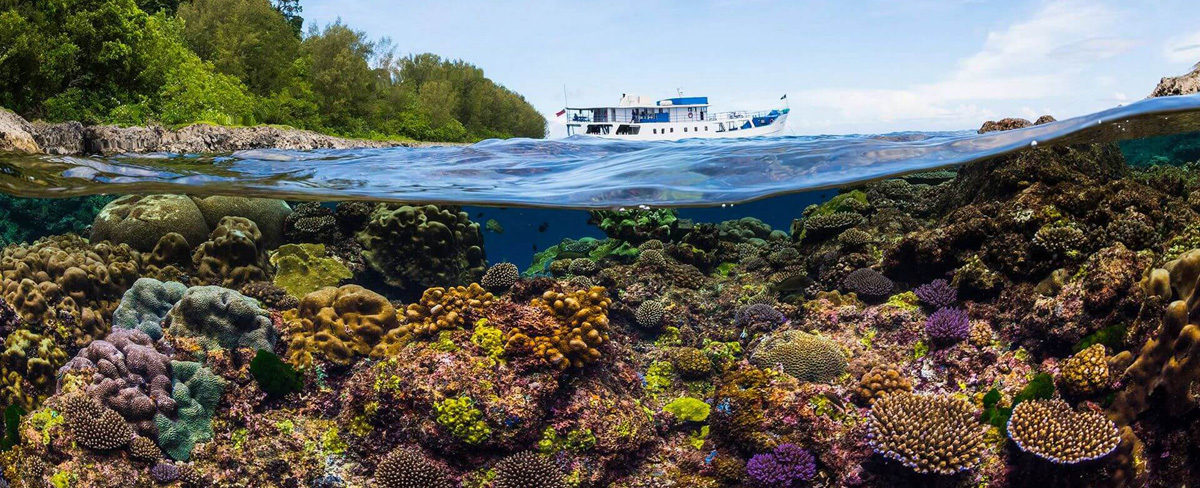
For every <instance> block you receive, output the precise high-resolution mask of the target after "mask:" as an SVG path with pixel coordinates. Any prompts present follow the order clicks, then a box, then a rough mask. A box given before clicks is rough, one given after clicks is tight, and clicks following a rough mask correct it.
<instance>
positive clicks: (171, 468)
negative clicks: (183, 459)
mask: <svg viewBox="0 0 1200 488" xmlns="http://www.w3.org/2000/svg"><path fill="white" fill-rule="evenodd" d="M150 477H151V478H153V479H154V481H156V482H158V483H162V484H167V483H173V482H174V481H175V480H177V479H179V468H178V467H176V466H175V465H174V464H167V463H158V464H155V465H154V467H153V468H150Z"/></svg>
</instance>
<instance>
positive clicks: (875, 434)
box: [867, 393, 984, 475]
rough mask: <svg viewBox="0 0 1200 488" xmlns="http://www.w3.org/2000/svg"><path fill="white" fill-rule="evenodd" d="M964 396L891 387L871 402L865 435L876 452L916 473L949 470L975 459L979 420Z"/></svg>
mask: <svg viewBox="0 0 1200 488" xmlns="http://www.w3.org/2000/svg"><path fill="white" fill-rule="evenodd" d="M976 417H977V414H976V412H975V408H974V407H973V406H971V404H970V403H968V402H967V401H965V400H961V399H958V398H954V397H951V396H942V395H917V394H913V393H896V394H893V395H887V396H884V397H882V398H879V399H878V400H876V401H875V404H874V405H872V406H871V414H870V417H869V419H868V422H867V429H868V434H867V439H868V442H869V443H870V445H871V448H872V449H874V450H875V452H876V453H879V454H880V455H883V456H884V457H887V458H889V459H893V460H895V461H899V462H900V463H902V464H904V465H905V466H908V467H909V468H911V469H912V470H914V471H916V472H918V473H938V474H944V475H949V474H954V473H957V472H959V471H964V470H967V469H971V468H972V467H974V466H975V465H977V464H979V454H980V451H981V449H982V448H983V433H984V428H983V425H981V424H980V423H979V421H978V420H977V419H976Z"/></svg>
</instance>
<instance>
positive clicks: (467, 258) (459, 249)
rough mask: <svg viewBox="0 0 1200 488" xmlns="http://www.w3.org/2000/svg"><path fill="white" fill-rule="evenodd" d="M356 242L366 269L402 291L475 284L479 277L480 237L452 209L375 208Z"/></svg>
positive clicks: (467, 220) (466, 219)
mask: <svg viewBox="0 0 1200 488" xmlns="http://www.w3.org/2000/svg"><path fill="white" fill-rule="evenodd" d="M358 241H359V243H361V244H362V247H363V255H364V256H365V257H366V261H367V264H369V265H370V266H371V268H372V269H374V270H375V271H376V272H378V273H379V274H380V275H382V276H383V278H384V281H386V282H387V284H389V285H391V286H395V287H398V288H402V289H406V290H408V289H422V288H428V287H436V286H450V285H455V284H459V283H470V282H475V281H477V280H479V278H480V277H481V276H482V275H483V272H484V264H485V260H484V251H483V234H481V233H480V231H479V224H477V223H474V222H472V221H471V219H470V217H469V216H468V215H467V214H466V212H462V211H460V210H459V208H458V207H453V206H446V207H438V206H436V205H424V206H420V207H413V206H408V205H399V206H397V205H380V206H378V207H377V208H376V209H375V211H374V212H373V213H372V214H371V219H370V221H369V222H368V223H367V225H366V227H365V228H364V229H363V230H361V231H359V232H358Z"/></svg>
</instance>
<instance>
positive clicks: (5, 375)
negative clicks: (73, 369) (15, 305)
mask: <svg viewBox="0 0 1200 488" xmlns="http://www.w3.org/2000/svg"><path fill="white" fill-rule="evenodd" d="M66 360H67V353H66V352H65V351H63V350H62V349H61V348H59V347H58V345H57V344H55V342H54V339H53V338H51V337H48V336H43V335H39V334H35V333H33V332H30V331H28V330H26V329H17V330H15V331H13V332H12V333H10V334H9V335H8V337H5V338H4V341H3V349H2V350H0V404H3V405H20V406H21V407H22V408H24V409H25V410H27V411H32V410H33V408H34V407H36V406H37V405H38V404H39V403H41V402H42V400H45V399H46V395H47V394H49V393H50V392H51V390H52V389H53V388H54V370H55V369H56V368H58V367H59V365H61V364H63V363H64V362H66Z"/></svg>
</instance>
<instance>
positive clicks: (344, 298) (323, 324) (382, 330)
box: [283, 285, 399, 366]
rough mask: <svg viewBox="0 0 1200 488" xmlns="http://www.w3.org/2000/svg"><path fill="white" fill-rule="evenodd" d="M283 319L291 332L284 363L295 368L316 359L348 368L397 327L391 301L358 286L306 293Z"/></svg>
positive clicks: (397, 323)
mask: <svg viewBox="0 0 1200 488" xmlns="http://www.w3.org/2000/svg"><path fill="white" fill-rule="evenodd" d="M283 318H284V320H286V321H287V322H288V324H289V330H290V332H291V337H290V344H289V347H288V349H289V353H288V354H289V356H288V360H289V361H290V362H291V363H292V364H296V365H299V366H307V365H310V364H312V361H313V359H314V358H315V357H316V356H321V357H324V358H325V359H326V360H328V361H331V362H333V363H336V364H341V365H348V364H350V362H351V361H352V360H353V359H354V358H355V357H356V356H367V355H371V354H372V351H373V350H374V349H375V348H376V346H378V345H379V344H380V343H381V342H382V340H383V337H384V335H385V334H387V333H388V332H389V331H393V330H395V329H396V328H397V327H398V326H399V320H398V319H397V317H396V309H395V307H393V306H392V304H391V302H388V300H387V298H384V297H383V296H382V295H380V294H378V293H375V292H373V291H371V290H368V289H366V288H363V287H361V286H358V285H346V286H343V287H340V288H334V287H326V288H322V289H320V290H317V291H314V292H312V293H309V294H308V295H305V296H304V298H303V299H302V300H300V306H299V307H297V308H296V309H294V310H288V311H286V312H284V314H283Z"/></svg>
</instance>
